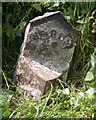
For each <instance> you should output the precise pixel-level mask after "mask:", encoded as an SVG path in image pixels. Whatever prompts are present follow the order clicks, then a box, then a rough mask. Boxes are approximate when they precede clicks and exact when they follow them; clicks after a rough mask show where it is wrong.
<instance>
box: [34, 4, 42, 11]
mask: <svg viewBox="0 0 96 120" xmlns="http://www.w3.org/2000/svg"><path fill="white" fill-rule="evenodd" d="M33 7H34V8H35V9H36V10H38V11H40V12H42V10H41V3H35V4H33Z"/></svg>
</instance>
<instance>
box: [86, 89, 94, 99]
mask: <svg viewBox="0 0 96 120" xmlns="http://www.w3.org/2000/svg"><path fill="white" fill-rule="evenodd" d="M94 92H95V89H94V88H92V87H90V88H89V89H88V90H87V91H86V94H88V97H90V98H91V97H92V96H93V95H94Z"/></svg>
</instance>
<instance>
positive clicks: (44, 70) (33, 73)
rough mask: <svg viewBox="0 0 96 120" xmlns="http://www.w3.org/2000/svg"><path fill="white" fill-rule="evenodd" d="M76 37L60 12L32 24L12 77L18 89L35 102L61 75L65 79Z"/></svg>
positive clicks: (47, 15) (29, 25)
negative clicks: (48, 85) (27, 93)
mask: <svg viewBox="0 0 96 120" xmlns="http://www.w3.org/2000/svg"><path fill="white" fill-rule="evenodd" d="M76 37H77V32H76V31H75V29H74V28H73V27H72V26H71V25H70V24H69V23H68V22H67V21H66V20H65V18H64V17H63V16H62V14H61V12H59V11H57V12H51V13H46V14H44V15H43V16H39V17H36V18H35V19H33V20H31V21H30V22H29V24H28V25H27V28H26V31H25V38H24V42H23V44H22V47H21V51H20V56H19V59H18V63H17V67H16V71H15V74H14V77H15V78H14V79H16V81H18V86H19V87H21V88H22V89H24V90H26V91H29V92H30V93H31V94H32V95H33V97H36V98H37V97H40V96H41V95H42V94H43V92H44V89H45V85H46V82H47V81H49V80H54V79H55V78H58V77H59V76H60V75H62V74H64V76H65V79H66V77H67V71H68V69H69V64H70V62H71V60H72V56H73V52H74V48H75V45H76Z"/></svg>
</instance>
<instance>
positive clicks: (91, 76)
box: [84, 71, 94, 81]
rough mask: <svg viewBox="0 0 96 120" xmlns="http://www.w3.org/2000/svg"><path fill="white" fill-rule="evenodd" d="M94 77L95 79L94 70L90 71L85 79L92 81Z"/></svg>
mask: <svg viewBox="0 0 96 120" xmlns="http://www.w3.org/2000/svg"><path fill="white" fill-rule="evenodd" d="M92 79H94V75H93V73H92V71H88V72H87V74H86V77H85V80H84V81H90V80H92Z"/></svg>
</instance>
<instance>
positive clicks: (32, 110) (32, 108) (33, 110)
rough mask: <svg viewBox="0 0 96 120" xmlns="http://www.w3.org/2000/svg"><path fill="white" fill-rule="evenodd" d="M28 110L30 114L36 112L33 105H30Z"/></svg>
mask: <svg viewBox="0 0 96 120" xmlns="http://www.w3.org/2000/svg"><path fill="white" fill-rule="evenodd" d="M30 110H31V113H32V114H36V112H37V110H36V108H35V107H34V106H33V105H31V108H30Z"/></svg>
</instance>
